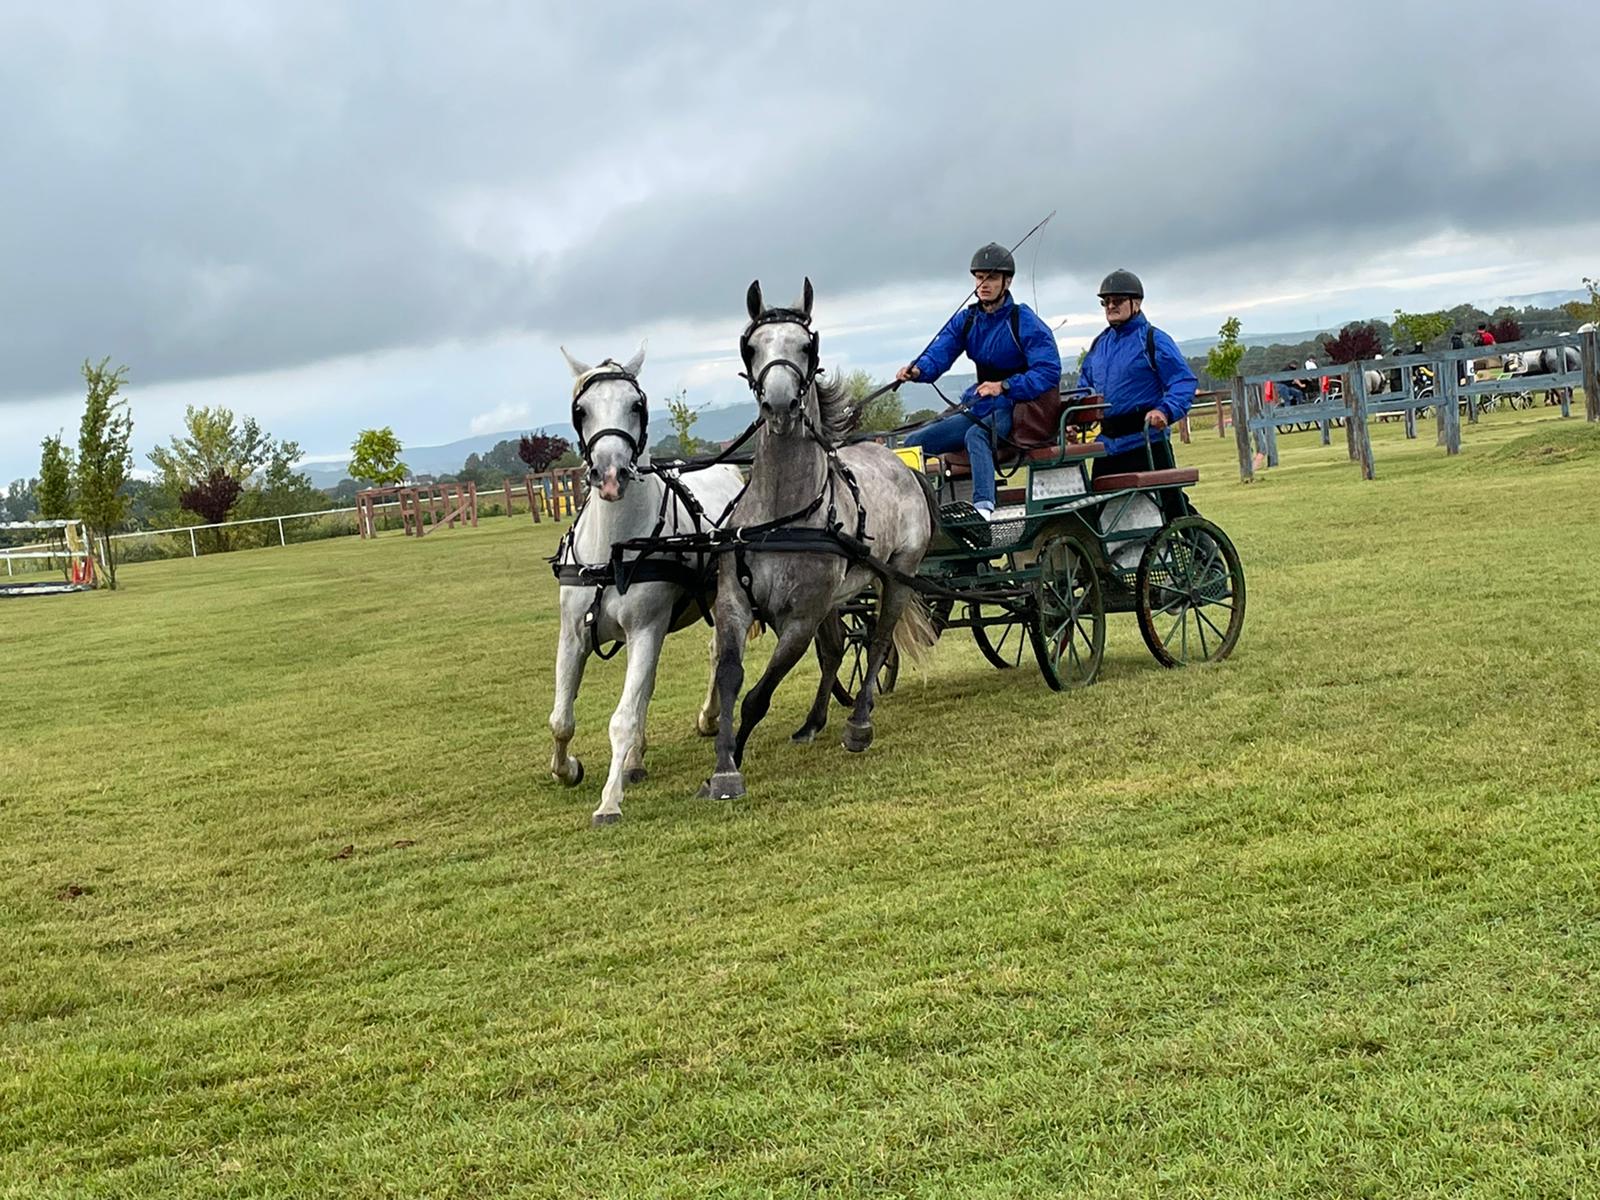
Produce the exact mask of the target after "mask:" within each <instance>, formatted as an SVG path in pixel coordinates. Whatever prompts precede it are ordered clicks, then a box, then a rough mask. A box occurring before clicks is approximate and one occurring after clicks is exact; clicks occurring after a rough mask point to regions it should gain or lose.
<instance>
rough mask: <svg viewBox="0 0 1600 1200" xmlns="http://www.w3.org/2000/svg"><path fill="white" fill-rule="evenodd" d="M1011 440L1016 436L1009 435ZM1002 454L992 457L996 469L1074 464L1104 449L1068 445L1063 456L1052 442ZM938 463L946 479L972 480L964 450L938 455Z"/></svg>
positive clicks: (1092, 445) (1095, 444) (1095, 445)
mask: <svg viewBox="0 0 1600 1200" xmlns="http://www.w3.org/2000/svg"><path fill="white" fill-rule="evenodd" d="M1011 436H1012V438H1013V439H1015V438H1016V434H1014V433H1013V434H1012V435H1011ZM1000 449H1001V450H1002V451H1004V453H1001V454H996V455H995V456H994V465H995V466H997V467H1014V466H1016V465H1017V464H1019V463H1023V462H1055V461H1056V460H1057V459H1060V460H1061V461H1062V462H1076V461H1078V460H1080V459H1088V458H1099V457H1101V456H1102V455H1104V454H1105V452H1106V448H1105V447H1104V446H1102V445H1101V444H1100V443H1099V442H1090V443H1088V444H1087V445H1070V446H1068V447H1067V449H1066V453H1065V454H1063V453H1062V450H1061V447H1060V446H1059V445H1057V444H1056V443H1054V442H1052V443H1050V445H1048V446H1038V447H1036V448H1034V449H1032V450H1029V451H1028V452H1027V453H1026V454H1018V453H1017V452H1016V451H1015V450H1013V449H1011V448H1010V447H1009V446H1002V447H1000ZM939 462H940V464H941V465H942V466H943V468H944V477H945V478H946V479H970V478H972V460H971V459H969V458H968V457H967V452H966V451H965V450H952V451H950V453H948V454H941V455H939Z"/></svg>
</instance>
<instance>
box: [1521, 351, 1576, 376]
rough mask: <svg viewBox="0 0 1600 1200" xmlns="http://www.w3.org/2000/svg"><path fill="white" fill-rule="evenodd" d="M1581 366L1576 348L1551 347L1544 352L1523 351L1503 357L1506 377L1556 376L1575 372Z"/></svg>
mask: <svg viewBox="0 0 1600 1200" xmlns="http://www.w3.org/2000/svg"><path fill="white" fill-rule="evenodd" d="M1582 365H1583V359H1582V356H1581V355H1580V354H1579V353H1578V348H1577V347H1576V346H1551V347H1549V348H1548V349H1545V350H1524V351H1523V352H1522V353H1520V354H1508V355H1506V357H1505V370H1506V374H1507V375H1556V374H1559V373H1560V372H1562V371H1576V370H1579V369H1581V367H1582Z"/></svg>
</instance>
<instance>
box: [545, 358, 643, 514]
mask: <svg viewBox="0 0 1600 1200" xmlns="http://www.w3.org/2000/svg"><path fill="white" fill-rule="evenodd" d="M561 354H562V357H564V358H565V359H566V360H567V366H569V367H571V368H572V374H573V376H574V378H575V382H574V383H573V385H572V428H573V430H574V431H576V433H577V435H578V453H580V454H581V455H583V465H584V466H585V467H587V468H588V469H589V487H590V488H591V489H592V490H593V491H594V492H595V493H596V494H598V495H599V497H600V499H602V500H620V499H621V498H622V493H623V492H624V491H626V490H627V487H628V481H629V480H631V479H636V478H638V475H639V461H640V459H644V460H645V461H646V462H648V461H649V453H648V450H647V446H646V437H647V436H648V428H649V423H650V411H649V407H648V405H647V402H646V400H645V394H644V389H643V388H641V387H640V386H639V368H640V367H642V366H643V365H644V347H643V346H642V345H641V346H640V347H639V353H637V354H635V355H634V356H633V357H632V358H630V359H629V360H628V361H627V362H625V363H618V362H616V361H615V360H614V359H610V358H608V359H606V360H605V361H604V362H602V363H600V364H599V365H598V366H593V367H591V366H587V365H585V364H584V363H581V362H579V361H578V360H577V359H575V358H573V357H572V355H570V354H568V353H567V348H566V347H565V346H563V347H562V348H561Z"/></svg>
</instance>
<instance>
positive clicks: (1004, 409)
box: [895, 242, 1061, 519]
mask: <svg viewBox="0 0 1600 1200" xmlns="http://www.w3.org/2000/svg"><path fill="white" fill-rule="evenodd" d="M971 269H972V278H973V280H974V281H975V284H976V286H975V289H974V290H975V291H976V292H977V296H978V299H977V302H976V303H975V304H972V305H970V306H968V307H966V308H964V309H962V310H961V311H960V312H958V313H956V315H955V316H953V317H951V318H950V320H949V322H948V323H947V324H946V325H945V327H944V328H943V329H941V330H940V331H939V334H938V336H937V337H935V338H934V339H933V341H932V342H931V343H929V345H928V348H927V349H926V350H924V351H923V352H922V353H921V354H920V355H919V356H918V357H917V359H916V361H914V362H912V363H908V364H907V365H906V366H903V367H901V368H900V369H899V370H898V371H896V372H895V378H896V379H898V380H907V379H915V380H922V381H924V382H927V383H932V382H933V381H934V380H936V379H938V378H939V377H940V376H941V375H943V374H944V373H945V372H946V371H948V370H949V369H950V365H951V364H952V363H954V362H955V360H956V359H957V358H958V357H959V356H960V355H961V354H962V353H963V352H965V353H966V355H967V357H968V358H970V359H971V360H972V362H973V365H974V366H976V367H977V369H978V382H977V383H976V384H974V385H973V386H972V387H970V388H968V389H967V390H966V392H964V393H963V394H962V397H961V399H962V409H961V411H959V412H954V413H951V414H950V415H949V416H946V417H943V418H941V419H939V420H937V421H934V422H933V423H932V424H929V425H925V426H923V427H922V428H921V429H918V430H915V431H913V432H912V433H910V434H908V435H907V436H906V438H905V445H907V446H920V447H921V448H922V449H923V450H925V451H926V452H928V453H929V454H949V453H951V452H952V451H956V450H962V449H965V450H966V452H967V456H968V458H969V459H970V460H971V462H972V506H973V507H974V508H976V509H977V510H978V511H979V512H981V513H983V514H984V516H985V517H986V518H988V519H993V516H994V504H995V481H994V443H995V441H996V440H997V439H998V440H1007V439H1009V437H1010V434H1011V424H1012V411H1011V409H1012V405H1014V404H1018V403H1021V402H1025V401H1030V400H1038V399H1040V398H1042V397H1044V396H1046V395H1047V394H1049V393H1051V392H1057V393H1059V390H1060V387H1061V352H1060V351H1059V350H1058V349H1057V348H1056V338H1055V334H1053V333H1051V332H1050V328H1049V327H1048V326H1047V325H1046V324H1045V323H1044V322H1043V321H1041V320H1040V319H1039V317H1038V315H1037V314H1036V313H1035V312H1034V311H1033V310H1032V309H1031V308H1029V307H1028V306H1027V305H1026V304H1020V303H1018V302H1017V301H1016V300H1014V299H1013V298H1012V296H1011V278H1012V276H1013V275H1015V274H1016V270H1017V265H1016V261H1015V260H1014V259H1013V258H1012V256H1011V252H1010V251H1009V250H1007V249H1006V248H1005V247H1004V246H1002V245H1000V244H999V243H998V242H990V243H989V244H988V245H987V246H984V247H982V248H980V249H979V250H978V252H977V253H976V254H974V255H973V256H972V268H971Z"/></svg>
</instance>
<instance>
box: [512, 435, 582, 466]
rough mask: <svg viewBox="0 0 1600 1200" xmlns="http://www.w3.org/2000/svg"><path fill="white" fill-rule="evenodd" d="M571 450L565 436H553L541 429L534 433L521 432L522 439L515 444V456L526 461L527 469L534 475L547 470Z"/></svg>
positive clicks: (570, 445)
mask: <svg viewBox="0 0 1600 1200" xmlns="http://www.w3.org/2000/svg"><path fill="white" fill-rule="evenodd" d="M571 452H572V443H571V442H569V441H567V439H566V438H564V437H555V436H553V435H552V434H548V433H545V432H544V431H543V430H540V431H539V432H538V433H535V434H523V435H522V441H521V442H519V443H518V444H517V457H518V458H520V459H521V460H522V461H523V462H525V463H527V464H528V470H530V471H532V472H533V473H534V474H535V475H539V474H542V473H543V472H545V471H548V470H549V469H550V468H551V467H552V466H553V465H555V464H556V463H557V462H559V461H560V460H561V458H562V457H563V456H564V455H567V454H570V453H571Z"/></svg>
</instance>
